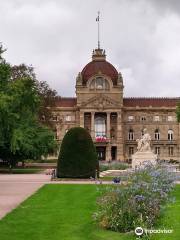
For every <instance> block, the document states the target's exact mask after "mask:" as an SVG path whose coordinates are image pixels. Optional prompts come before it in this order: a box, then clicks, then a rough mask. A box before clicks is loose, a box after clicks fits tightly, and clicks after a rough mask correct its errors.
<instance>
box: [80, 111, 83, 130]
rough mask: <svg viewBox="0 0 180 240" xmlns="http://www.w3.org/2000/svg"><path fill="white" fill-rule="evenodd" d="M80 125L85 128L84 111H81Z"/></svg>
mask: <svg viewBox="0 0 180 240" xmlns="http://www.w3.org/2000/svg"><path fill="white" fill-rule="evenodd" d="M80 127H82V128H84V112H82V111H80Z"/></svg>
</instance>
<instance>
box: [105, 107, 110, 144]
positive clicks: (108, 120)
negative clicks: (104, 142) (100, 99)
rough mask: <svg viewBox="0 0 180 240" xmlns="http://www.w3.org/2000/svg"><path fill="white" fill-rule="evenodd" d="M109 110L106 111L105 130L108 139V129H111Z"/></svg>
mask: <svg viewBox="0 0 180 240" xmlns="http://www.w3.org/2000/svg"><path fill="white" fill-rule="evenodd" d="M110 114H111V113H110V112H107V126H106V128H107V130H106V131H107V132H106V137H107V139H108V141H109V140H110V130H111V123H110Z"/></svg>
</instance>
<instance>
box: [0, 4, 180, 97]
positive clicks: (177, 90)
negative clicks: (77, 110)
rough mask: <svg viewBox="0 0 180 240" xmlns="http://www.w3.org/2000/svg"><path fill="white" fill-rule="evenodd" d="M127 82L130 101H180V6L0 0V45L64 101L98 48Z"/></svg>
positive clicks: (70, 94) (13, 59)
mask: <svg viewBox="0 0 180 240" xmlns="http://www.w3.org/2000/svg"><path fill="white" fill-rule="evenodd" d="M98 10H100V12H101V13H100V19H101V23H100V24H101V25H100V28H101V31H100V36H101V47H102V48H103V49H105V50H106V54H107V60H108V61H109V62H111V63H112V64H113V65H114V66H115V67H116V68H117V70H118V71H119V72H121V73H122V75H123V78H124V85H125V89H124V95H125V96H126V97H137V96H141V97H143V96H145V97H150V96H160V97H162V96H164V97H173V96H177V97H178V96H180V1H179V0H31V1H30V0H6V1H3V0H0V42H2V43H3V45H4V47H5V48H7V49H8V50H7V52H6V53H5V54H4V57H5V58H6V59H7V61H9V62H10V63H11V64H20V63H25V64H28V65H30V64H32V66H33V67H34V68H35V72H36V74H37V78H38V79H39V80H45V81H47V82H48V83H49V85H50V86H51V87H52V88H54V89H56V90H57V91H58V94H59V95H61V96H75V79H76V76H77V74H78V72H80V71H81V70H82V69H83V67H84V66H85V65H86V64H87V63H88V62H89V61H91V54H92V50H93V49H94V48H96V47H97V23H96V21H95V18H96V16H97V11H98Z"/></svg>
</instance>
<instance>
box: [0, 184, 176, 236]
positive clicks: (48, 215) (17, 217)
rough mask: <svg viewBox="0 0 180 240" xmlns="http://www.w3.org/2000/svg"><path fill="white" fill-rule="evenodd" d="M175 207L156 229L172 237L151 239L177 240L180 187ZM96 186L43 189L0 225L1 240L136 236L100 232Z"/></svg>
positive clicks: (168, 210)
mask: <svg viewBox="0 0 180 240" xmlns="http://www.w3.org/2000/svg"><path fill="white" fill-rule="evenodd" d="M174 195H175V196H177V198H178V199H177V201H176V203H175V204H171V205H170V206H168V208H167V211H166V214H165V216H164V217H163V219H161V221H160V223H159V224H160V226H159V228H163V226H165V227H168V228H169V227H170V228H172V229H174V233H173V234H170V235H167V234H165V235H162V234H161V235H160V236H157V235H156V236H155V237H154V238H153V239H161V240H164V239H167V240H168V239H171V240H179V239H180V215H179V213H180V186H176V190H175V191H174ZM96 197H97V191H96V186H95V185H78V184H77V185H71V184H68V185H60V184H54V185H50V184H49V185H46V186H44V187H43V188H41V189H40V190H39V191H38V192H37V193H35V194H34V195H33V196H32V197H30V198H29V199H27V200H26V201H25V202H24V203H23V204H21V205H20V206H19V207H18V208H17V209H15V210H14V211H13V212H12V213H10V214H9V215H7V216H6V217H5V218H4V219H2V220H1V221H0V239H3V240H46V239H48V240H131V239H136V237H135V236H133V235H129V234H119V233H115V232H111V231H106V230H102V229H99V228H98V227H97V226H96V225H95V224H94V223H93V220H92V213H93V211H94V210H95V207H96V205H95V199H96Z"/></svg>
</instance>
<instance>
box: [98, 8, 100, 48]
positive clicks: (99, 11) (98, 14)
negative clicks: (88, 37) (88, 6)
mask: <svg viewBox="0 0 180 240" xmlns="http://www.w3.org/2000/svg"><path fill="white" fill-rule="evenodd" d="M99 15H100V11H98V21H97V22H98V49H100V25H99V20H100V19H99Z"/></svg>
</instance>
